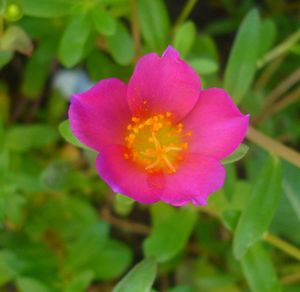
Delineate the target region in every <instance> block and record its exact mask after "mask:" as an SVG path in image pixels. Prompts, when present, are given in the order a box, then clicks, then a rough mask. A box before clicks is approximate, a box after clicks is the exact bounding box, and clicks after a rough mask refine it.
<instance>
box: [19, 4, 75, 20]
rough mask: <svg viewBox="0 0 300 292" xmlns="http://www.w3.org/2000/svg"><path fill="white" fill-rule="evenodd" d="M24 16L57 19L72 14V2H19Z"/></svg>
mask: <svg viewBox="0 0 300 292" xmlns="http://www.w3.org/2000/svg"><path fill="white" fill-rule="evenodd" d="M19 2H20V5H21V7H22V9H23V12H24V14H27V15H30V16H35V17H59V16H63V15H67V14H69V13H71V12H72V8H73V6H74V4H76V1H74V0H51V1H41V0H19Z"/></svg>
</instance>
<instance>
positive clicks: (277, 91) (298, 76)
mask: <svg viewBox="0 0 300 292" xmlns="http://www.w3.org/2000/svg"><path fill="white" fill-rule="evenodd" d="M299 80H300V69H297V70H295V71H294V72H293V73H292V74H290V75H289V76H288V77H287V78H286V79H284V80H283V81H282V82H281V83H280V84H279V85H278V86H276V87H275V88H274V89H273V90H272V91H271V93H270V94H269V95H268V96H267V97H266V98H265V104H264V106H263V107H264V108H267V107H269V106H270V104H271V103H273V102H274V101H275V100H276V99H277V98H278V97H279V96H280V95H282V94H283V93H284V92H285V91H287V90H289V89H290V88H291V87H292V86H293V85H294V84H295V83H297V82H298V81H299Z"/></svg>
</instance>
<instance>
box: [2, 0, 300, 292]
mask: <svg viewBox="0 0 300 292" xmlns="http://www.w3.org/2000/svg"><path fill="white" fill-rule="evenodd" d="M299 10H300V5H299V2H297V1H290V2H288V1H283V0H276V1H268V0H266V1H257V2H256V1H254V0H243V1H235V0H215V1H207V2H206V3H205V4H203V1H199V2H198V1H197V0H188V1H178V2H177V1H166V2H165V1H163V0H51V1H50V0H47V1H46V0H45V1H41V0H1V1H0V68H1V73H0V78H1V79H0V291H21V292H45V291H47V292H55V291H63V292H81V291H91V292H92V291H115V292H144V291H168V292H193V291H207V292H218V291H223V292H236V291H257V292H268V291H270V292H273V291H275V292H276V291H287V292H293V291H295V292H296V291H300V191H299V190H300V179H299V178H300V171H299V167H300V153H299V152H297V149H298V150H299V149H300V125H299V112H300V101H299V100H300V99H299V96H300V88H299V80H300V71H299V59H300V43H299V40H300V30H299V27H300V25H299V24H300V19H299ZM204 19H205V21H204ZM168 44H172V45H173V46H174V47H175V48H176V49H177V50H179V52H180V53H181V56H182V57H183V58H184V59H185V60H186V61H187V62H188V63H189V64H190V65H191V66H193V67H194V68H195V70H196V71H197V72H198V73H199V75H200V76H201V79H202V83H203V86H204V87H205V88H207V87H225V89H226V90H228V91H229V92H230V94H231V95H232V97H233V99H234V100H235V102H236V103H237V104H239V107H240V108H241V109H242V111H243V112H244V113H247V112H249V113H250V114H251V124H252V126H251V127H250V128H249V132H248V140H246V142H245V143H246V144H247V145H248V146H249V147H247V146H246V145H243V146H241V147H240V148H239V149H238V150H237V151H236V152H235V153H233V154H232V155H231V156H230V157H228V158H226V159H225V160H224V161H223V163H224V164H225V165H226V168H227V179H226V183H225V185H224V187H223V188H222V190H220V191H218V192H217V193H215V194H214V195H213V196H211V197H210V199H209V204H208V206H206V207H203V208H196V207H194V206H186V207H182V208H173V207H171V206H168V205H165V204H162V203H159V204H154V205H151V206H145V205H140V204H137V203H134V202H132V201H131V200H130V199H128V198H126V197H123V196H122V195H121V194H117V195H115V194H112V193H111V191H110V189H109V188H108V187H107V186H106V185H105V184H104V182H102V181H101V179H100V178H99V177H98V175H97V173H96V170H95V167H94V159H95V153H93V152H92V151H91V150H90V149H88V148H86V147H84V146H83V145H82V144H81V143H80V142H79V141H78V140H77V139H76V138H75V137H74V136H73V135H72V133H71V132H70V128H69V123H68V121H66V118H67V109H68V104H69V101H68V99H67V98H69V96H67V98H66V96H64V93H63V92H62V91H61V90H58V89H57V87H55V86H53V80H54V79H55V78H56V76H57V74H58V72H59V71H61V69H62V68H70V70H71V69H74V68H82V69H83V70H84V72H87V76H88V78H89V79H90V80H91V81H92V82H96V81H98V80H99V79H103V78H107V77H112V76H114V77H118V78H121V79H123V80H125V81H128V79H129V77H130V75H131V73H132V70H133V68H134V64H135V62H136V60H137V59H138V58H139V57H140V56H141V55H143V54H144V53H147V52H150V51H155V52H157V53H162V51H163V50H164V49H165V48H166V46H167V45H168ZM70 72H71V73H72V72H74V71H70ZM67 85H68V84H66V87H67ZM63 87H64V86H63ZM248 149H249V151H248ZM247 151H248V152H247ZM245 155H246V156H245ZM242 157H244V158H243V159H242V160H240V161H238V162H237V160H239V159H241V158H242Z"/></svg>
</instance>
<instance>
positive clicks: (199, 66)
mask: <svg viewBox="0 0 300 292" xmlns="http://www.w3.org/2000/svg"><path fill="white" fill-rule="evenodd" d="M188 63H189V64H190V65H191V66H192V67H193V68H194V69H195V70H196V72H197V73H198V74H200V75H210V74H213V73H216V72H217V71H218V70H219V65H218V63H217V62H216V61H215V60H212V59H209V58H192V59H190V60H189V61H188Z"/></svg>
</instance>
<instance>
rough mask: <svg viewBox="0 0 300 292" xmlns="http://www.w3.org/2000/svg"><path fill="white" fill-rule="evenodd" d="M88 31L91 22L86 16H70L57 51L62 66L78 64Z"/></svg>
mask: <svg viewBox="0 0 300 292" xmlns="http://www.w3.org/2000/svg"><path fill="white" fill-rule="evenodd" d="M90 29H91V22H90V19H89V18H88V17H87V15H85V14H83V13H82V14H76V15H74V16H72V18H71V19H70V22H69V23H68V25H67V27H66V29H65V31H64V33H63V35H62V39H61V41H60V44H59V49H58V57H59V59H60V61H61V62H62V64H63V65H64V66H66V67H72V66H74V65H76V64H77V63H78V62H80V60H81V58H82V57H83V52H84V47H85V44H86V42H87V39H88V36H89V33H90Z"/></svg>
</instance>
